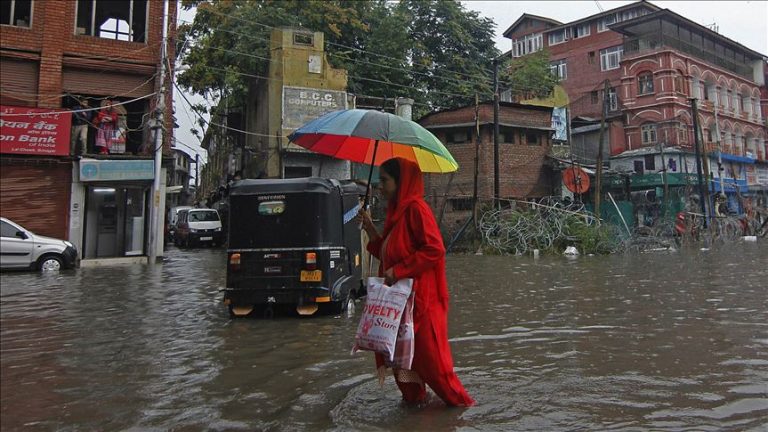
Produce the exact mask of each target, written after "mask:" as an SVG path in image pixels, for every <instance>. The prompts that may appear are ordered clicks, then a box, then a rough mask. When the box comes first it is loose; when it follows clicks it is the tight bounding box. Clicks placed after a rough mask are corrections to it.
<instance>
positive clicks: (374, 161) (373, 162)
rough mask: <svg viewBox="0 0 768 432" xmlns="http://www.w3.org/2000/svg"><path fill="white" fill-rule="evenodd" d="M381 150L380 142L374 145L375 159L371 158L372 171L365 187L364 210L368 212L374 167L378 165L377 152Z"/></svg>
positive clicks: (369, 172) (377, 141)
mask: <svg viewBox="0 0 768 432" xmlns="http://www.w3.org/2000/svg"><path fill="white" fill-rule="evenodd" d="M378 149H379V140H376V143H375V144H374V145H373V158H371V169H370V171H368V184H367V185H366V187H365V201H364V203H363V208H364V209H366V210H368V199H369V197H370V194H371V179H372V178H373V166H374V164H375V163H376V151H377V150H378Z"/></svg>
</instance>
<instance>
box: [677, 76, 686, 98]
mask: <svg viewBox="0 0 768 432" xmlns="http://www.w3.org/2000/svg"><path fill="white" fill-rule="evenodd" d="M675 91H676V92H678V93H683V94H685V93H686V91H685V78H684V77H683V76H682V75H675Z"/></svg>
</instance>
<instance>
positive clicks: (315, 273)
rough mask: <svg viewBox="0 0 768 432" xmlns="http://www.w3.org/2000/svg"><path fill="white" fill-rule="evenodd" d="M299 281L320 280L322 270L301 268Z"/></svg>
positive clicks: (321, 278)
mask: <svg viewBox="0 0 768 432" xmlns="http://www.w3.org/2000/svg"><path fill="white" fill-rule="evenodd" d="M299 279H300V280H301V282H320V281H322V280H323V271H322V270H302V271H301V275H300V277H299Z"/></svg>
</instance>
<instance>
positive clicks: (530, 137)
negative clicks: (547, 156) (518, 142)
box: [525, 132, 539, 145]
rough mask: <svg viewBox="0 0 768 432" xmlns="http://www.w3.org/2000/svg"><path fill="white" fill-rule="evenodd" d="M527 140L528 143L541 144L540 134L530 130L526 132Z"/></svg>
mask: <svg viewBox="0 0 768 432" xmlns="http://www.w3.org/2000/svg"><path fill="white" fill-rule="evenodd" d="M525 141H526V142H527V143H528V145H539V135H538V134H537V133H533V132H528V133H526V134H525Z"/></svg>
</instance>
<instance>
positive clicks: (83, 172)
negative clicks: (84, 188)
mask: <svg viewBox="0 0 768 432" xmlns="http://www.w3.org/2000/svg"><path fill="white" fill-rule="evenodd" d="M154 178H155V162H154V161H153V160H144V159H141V160H100V159H81V160H80V181H82V182H90V181H118V180H152V179H154Z"/></svg>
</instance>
